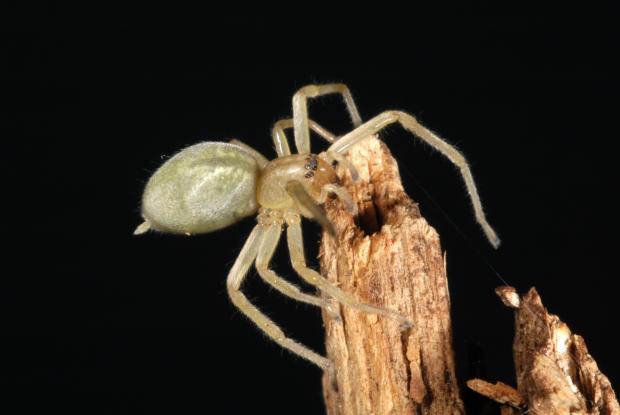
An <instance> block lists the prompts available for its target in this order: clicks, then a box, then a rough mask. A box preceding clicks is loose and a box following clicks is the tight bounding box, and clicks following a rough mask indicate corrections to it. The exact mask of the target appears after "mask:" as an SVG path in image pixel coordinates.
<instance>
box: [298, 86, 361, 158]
mask: <svg viewBox="0 0 620 415" xmlns="http://www.w3.org/2000/svg"><path fill="white" fill-rule="evenodd" d="M336 93H337V94H341V95H342V98H343V99H344V102H345V105H346V106H347V110H348V112H349V115H350V116H351V121H352V122H353V126H354V127H357V126H359V125H361V124H362V118H361V117H360V114H359V112H358V110H357V107H356V106H355V101H353V96H352V95H351V91H349V88H348V87H347V86H346V85H344V84H325V85H306V86H304V87H302V88H301V89H299V90H298V91H297V92H296V93H295V95H293V124H294V128H295V146H296V147H297V152H298V153H299V154H307V153H310V132H309V130H308V104H307V101H308V98H315V97H318V96H321V95H327V94H336Z"/></svg>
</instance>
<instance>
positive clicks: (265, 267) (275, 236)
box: [256, 226, 340, 319]
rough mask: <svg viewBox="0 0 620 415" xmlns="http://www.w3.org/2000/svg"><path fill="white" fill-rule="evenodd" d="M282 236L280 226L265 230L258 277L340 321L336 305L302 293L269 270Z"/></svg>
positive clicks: (259, 254)
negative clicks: (322, 309) (323, 309)
mask: <svg viewBox="0 0 620 415" xmlns="http://www.w3.org/2000/svg"><path fill="white" fill-rule="evenodd" d="M281 234H282V230H281V228H280V227H279V226H269V227H268V228H266V229H265V230H264V232H263V240H262V243H261V244H260V246H259V248H258V256H257V258H256V270H257V271H258V275H260V276H261V278H262V279H263V280H264V281H265V282H266V283H268V284H269V285H271V286H272V287H273V288H275V289H276V290H278V291H280V292H281V293H282V294H284V295H286V296H288V297H291V298H292V299H294V300H297V301H301V302H303V303H307V304H312V305H315V306H317V307H323V308H325V310H326V311H327V312H328V313H329V314H330V315H331V316H332V318H336V319H339V318H340V314H338V311H337V310H336V308H335V307H334V305H333V304H331V303H330V302H329V301H327V300H324V299H323V298H320V297H317V296H314V295H310V294H306V293H303V292H301V291H300V290H299V288H298V287H297V286H295V285H293V284H291V283H289V282H288V281H286V280H285V279H282V278H280V277H279V276H278V275H277V274H276V273H275V272H274V271H273V270H271V269H269V263H270V262H271V258H272V257H273V254H274V252H275V250H276V248H277V246H278V242H279V241H280V235H281Z"/></svg>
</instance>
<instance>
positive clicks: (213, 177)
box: [135, 84, 500, 370]
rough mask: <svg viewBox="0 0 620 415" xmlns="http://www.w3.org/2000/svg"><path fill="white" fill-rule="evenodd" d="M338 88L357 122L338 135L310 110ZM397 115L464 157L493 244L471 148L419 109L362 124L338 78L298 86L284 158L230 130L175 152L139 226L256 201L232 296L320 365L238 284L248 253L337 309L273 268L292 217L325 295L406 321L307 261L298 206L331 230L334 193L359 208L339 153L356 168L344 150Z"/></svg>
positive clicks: (278, 128)
mask: <svg viewBox="0 0 620 415" xmlns="http://www.w3.org/2000/svg"><path fill="white" fill-rule="evenodd" d="M332 93H339V94H341V95H342V97H343V98H344V102H345V104H346V106H347V109H348V111H349V114H350V116H351V120H352V122H353V125H354V126H355V129H354V130H352V131H351V132H349V133H347V134H345V135H343V136H342V137H340V138H336V137H335V136H334V135H333V134H331V133H329V132H328V131H326V130H325V129H324V128H322V127H321V126H319V125H318V124H316V123H315V122H313V121H312V120H310V119H309V118H308V111H307V105H306V104H307V99H308V98H313V97H318V96H320V95H325V94H332ZM395 122H399V123H400V124H401V125H402V126H403V127H404V128H405V129H407V130H409V131H410V132H412V133H413V134H415V135H416V136H418V137H420V138H421V139H422V140H423V141H425V142H426V143H428V144H429V145H431V146H432V147H433V148H435V149H436V150H438V151H439V152H440V153H442V154H443V155H444V156H446V157H447V158H448V159H449V160H450V161H451V162H452V163H454V164H455V165H456V166H458V167H459V169H460V171H461V174H462V176H463V179H464V180H465V185H466V187H467V191H468V192H469V196H470V198H471V201H472V203H473V207H474V212H475V216H476V219H477V221H478V223H479V224H480V225H481V227H482V229H483V231H484V233H485V234H486V236H487V238H488V239H489V241H490V242H491V244H492V245H493V246H495V247H497V246H498V245H499V243H500V241H499V239H498V237H497V235H496V234H495V232H494V231H493V229H492V228H491V226H490V225H489V224H488V223H487V221H486V218H485V215H484V212H483V210H482V205H481V203H480V198H479V197H478V191H477V190H476V185H475V184H474V180H473V177H472V175H471V172H470V170H469V167H468V165H467V162H466V161H465V158H464V157H463V155H462V154H461V153H459V152H458V150H456V149H455V148H454V147H452V146H451V145H450V144H448V143H446V142H445V141H444V140H442V139H441V138H439V137H438V136H437V135H435V134H434V133H433V132H431V131H429V130H428V129H427V128H425V127H423V126H422V125H420V124H419V123H418V122H417V121H416V119H415V118H414V117H412V116H411V115H409V114H406V113H404V112H400V111H386V112H384V113H382V114H380V115H377V116H376V117H374V118H372V119H371V120H369V121H367V122H365V123H363V124H362V120H361V118H360V116H359V113H358V111H357V107H356V106H355V103H354V102H353V97H352V96H351V93H350V92H349V89H348V88H347V87H346V86H345V85H342V84H327V85H308V86H305V87H303V88H301V89H300V90H299V91H297V93H296V94H295V95H294V96H293V118H292V119H286V120H282V121H279V122H277V123H276V124H275V126H274V128H273V132H272V136H273V141H274V143H275V148H276V152H277V154H278V158H276V159H275V160H271V161H269V160H267V159H266V158H265V157H264V156H263V155H261V154H260V153H258V152H257V151H256V150H254V149H252V148H251V147H249V146H247V145H245V144H243V143H241V142H239V141H237V140H233V141H231V142H230V143H221V142H203V143H199V144H196V145H193V146H190V147H188V148H186V149H184V150H182V151H181V152H179V153H178V154H176V155H175V156H174V157H172V158H170V159H169V160H168V161H167V162H166V163H165V164H164V165H163V166H161V167H160V168H159V169H158V170H157V171H156V172H155V173H154V174H153V176H152V177H151V178H150V180H149V182H148V183H147V185H146V189H145V191H144V196H143V199H142V216H143V217H144V223H142V224H141V225H140V226H138V228H137V229H136V231H135V233H136V234H140V233H144V232H146V231H147V230H148V229H154V230H157V231H162V232H171V233H181V234H188V235H189V234H196V233H206V232H211V231H214V230H216V229H220V228H223V227H226V226H229V225H231V224H233V223H235V222H238V221H240V220H241V219H242V218H245V217H246V216H250V215H254V214H256V212H257V211H258V225H256V227H255V228H254V230H253V231H252V233H251V234H250V236H249V238H248V240H247V242H246V243H245V245H244V247H243V249H242V250H241V253H240V254H239V256H238V258H237V260H236V261H235V264H234V265H233V267H232V269H231V270H230V273H229V274H228V279H227V288H228V294H229V295H230V299H231V300H232V302H233V304H235V306H237V308H239V310H240V311H241V312H242V313H243V314H245V315H246V316H247V317H248V318H249V319H250V320H252V321H253V322H254V323H255V324H256V325H257V326H258V327H259V328H260V329H261V330H262V331H263V332H264V333H266V334H267V335H268V336H269V337H270V338H271V339H273V340H274V341H275V342H276V343H278V344H280V345H281V346H282V347H285V348H287V349H289V350H291V351H292V352H293V353H296V354H297V355H299V356H301V357H303V358H305V359H308V360H309V361H311V362H313V363H315V364H316V365H318V366H319V367H321V368H323V369H324V370H327V369H330V367H331V363H330V361H329V359H327V358H325V357H323V356H321V355H319V354H317V353H315V352H313V351H312V350H310V349H309V348H307V347H305V346H303V345H302V344H299V343H297V342H295V341H294V340H292V339H290V338H289V337H287V336H286V335H285V334H284V332H283V331H282V330H281V329H280V327H278V325H276V324H275V323H274V322H273V321H272V320H270V319H269V318H268V317H267V316H265V315H264V314H263V313H262V312H261V311H260V310H259V309H258V308H256V307H255V306H254V305H252V304H251V303H250V302H249V301H248V299H247V298H246V297H245V296H244V295H243V293H242V292H241V291H240V287H241V283H242V282H243V280H244V278H245V276H246V274H247V272H248V269H249V268H250V266H251V264H252V262H255V263H256V269H257V271H258V274H259V275H260V276H261V277H262V278H263V279H264V280H265V281H266V282H267V283H268V284H270V285H272V286H273V287H274V288H276V289H277V290H278V291H280V292H281V293H283V294H284V295H287V296H289V297H291V298H293V299H295V300H298V301H302V302H305V303H308V304H312V305H315V306H319V307H324V308H325V309H326V310H327V311H328V312H329V313H330V314H331V315H333V316H334V317H337V312H336V311H335V309H334V308H333V307H332V304H331V303H330V302H329V301H328V300H326V299H324V298H321V297H318V296H314V295H310V294H306V293H303V292H301V291H300V290H299V288H298V287H296V286H295V285H293V284H291V283H289V282H287V281H285V280H284V279H282V278H280V277H279V276H278V275H276V273H275V272H273V271H272V270H270V269H269V262H270V260H271V258H272V256H273V254H274V251H275V250H276V247H277V245H278V242H279V240H280V234H281V232H282V229H283V225H285V224H286V226H287V242H288V248H289V252H290V257H291V262H292V265H293V268H294V269H295V271H296V272H297V273H298V274H299V275H300V276H301V277H302V278H303V279H304V280H305V281H307V282H308V283H310V284H311V285H313V286H315V287H317V288H318V289H319V290H321V291H322V292H323V293H325V294H327V295H328V296H329V297H331V298H333V299H335V300H337V301H338V302H340V303H342V304H344V305H346V306H349V307H353V308H356V309H358V310H361V311H364V312H367V313H373V314H379V315H383V316H387V317H390V318H393V319H395V320H397V321H398V322H400V323H401V325H402V326H403V327H408V326H410V324H411V323H410V320H409V319H407V318H406V317H404V316H402V315H401V314H399V313H397V312H395V311H392V310H388V309H385V308H381V307H376V306H372V305H368V304H363V303H361V302H359V301H358V300H357V299H356V298H354V297H353V296H352V295H351V294H349V293H346V292H344V291H342V290H340V289H339V288H338V287H336V286H335V285H333V284H332V283H330V282H329V281H328V280H326V279H325V278H324V277H322V276H321V275H320V274H319V273H318V272H316V271H314V270H312V269H310V268H308V267H307V265H306V260H305V257H304V247H303V238H302V233H301V226H300V222H301V216H305V217H307V218H311V219H315V220H317V221H318V222H319V223H320V224H321V225H322V226H323V227H324V228H325V229H326V230H327V231H328V232H329V233H330V234H332V235H334V233H335V231H334V228H333V226H332V224H331V223H330V222H329V220H328V219H327V218H326V216H325V214H324V213H323V211H322V209H321V207H320V205H321V204H322V203H324V202H325V201H326V199H327V198H328V196H329V195H330V194H333V195H336V196H337V197H338V198H340V199H341V200H342V201H343V202H344V204H345V205H346V207H347V208H348V209H349V210H350V211H351V212H352V213H353V214H356V213H357V208H356V205H355V204H354V203H353V201H352V200H351V196H350V195H349V194H348V193H347V191H346V190H345V189H344V188H342V187H340V186H339V185H338V178H337V176H336V173H335V172H334V169H333V168H332V163H333V162H340V163H343V164H344V165H345V166H347V167H348V168H349V170H350V171H351V173H352V175H353V176H354V177H355V176H356V172H355V169H354V168H353V166H351V165H350V164H349V163H348V162H347V161H346V160H345V159H344V157H343V155H344V154H345V153H346V152H347V151H348V150H349V149H350V148H351V147H352V146H354V145H356V144H357V143H359V142H361V141H362V140H364V139H365V138H367V137H370V136H372V135H374V134H376V133H378V132H379V131H380V130H381V129H382V128H384V127H385V126H387V125H389V124H392V123H395ZM291 127H293V128H294V133H295V146H296V147H297V151H298V153H299V154H291V150H290V148H289V145H288V141H287V138H286V135H285V134H284V129H286V128H291ZM310 128H311V129H312V130H314V131H315V132H316V133H318V134H319V135H320V136H322V137H323V138H324V139H325V140H327V141H328V142H330V143H331V146H330V147H329V148H328V149H327V151H325V152H323V153H321V154H319V155H315V154H312V153H311V152H310V136H309V129H310Z"/></svg>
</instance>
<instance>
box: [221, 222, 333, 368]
mask: <svg viewBox="0 0 620 415" xmlns="http://www.w3.org/2000/svg"><path fill="white" fill-rule="evenodd" d="M277 229H278V231H280V226H277ZM269 230H270V228H267V229H266V231H265V230H264V227H263V225H260V224H259V225H257V226H256V227H254V230H253V231H252V233H251V234H250V236H249V237H248V240H247V241H246V243H245V245H244V246H243V249H242V250H241V253H240V254H239V256H238V257H237V260H236V261H235V264H234V265H233V267H232V269H231V270H230V273H229V274H228V278H227V281H226V287H227V289H228V295H229V296H230V300H231V301H232V303H233V304H234V305H235V306H236V307H237V308H238V309H239V311H241V312H242V313H243V314H245V315H246V316H247V317H248V318H249V319H250V320H252V322H254V324H256V325H257V326H258V328H260V329H261V330H262V331H263V332H264V333H265V334H266V335H267V336H269V337H270V338H271V339H272V340H273V341H275V342H276V343H278V344H279V345H280V346H282V347H284V348H286V349H288V350H290V351H292V352H293V353H295V354H297V355H298V356H301V357H303V358H304V359H307V360H309V361H311V362H312V363H314V364H315V365H317V366H319V367H320V368H322V369H323V370H326V371H330V372H331V371H332V364H331V361H330V360H329V359H327V358H325V357H323V356H321V355H319V354H317V353H315V352H313V351H312V350H310V349H308V348H307V347H305V346H303V345H301V344H299V343H297V342H296V341H295V340H293V339H291V338H288V337H286V335H285V334H284V332H283V331H282V329H280V327H278V325H277V324H276V323H274V322H273V321H272V320H271V319H269V317H267V316H266V315H264V314H263V313H262V312H261V311H260V310H259V309H258V308H256V307H255V306H254V305H253V304H252V303H250V301H248V299H247V297H246V296H245V295H243V293H242V292H241V291H240V288H241V283H242V282H243V280H244V279H245V276H246V275H247V272H248V269H249V268H250V265H252V262H254V259H255V258H256V256H257V255H258V252H259V251H260V249H261V245H262V244H263V243H264V238H263V236H264V233H265V232H269Z"/></svg>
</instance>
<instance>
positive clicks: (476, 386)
mask: <svg viewBox="0 0 620 415" xmlns="http://www.w3.org/2000/svg"><path fill="white" fill-rule="evenodd" d="M467 386H468V387H469V388H470V389H472V390H474V391H475V392H478V393H479V394H481V395H484V396H486V397H487V398H489V399H493V400H494V401H496V402H499V403H501V404H507V405H510V406H513V407H515V408H520V407H522V406H523V404H524V402H523V398H522V397H521V395H520V394H519V391H517V390H516V389H515V388H513V387H512V386H510V385H506V384H505V383H503V382H496V383H495V384H492V383H489V382H487V381H485V380H482V379H471V380H468V381H467Z"/></svg>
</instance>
